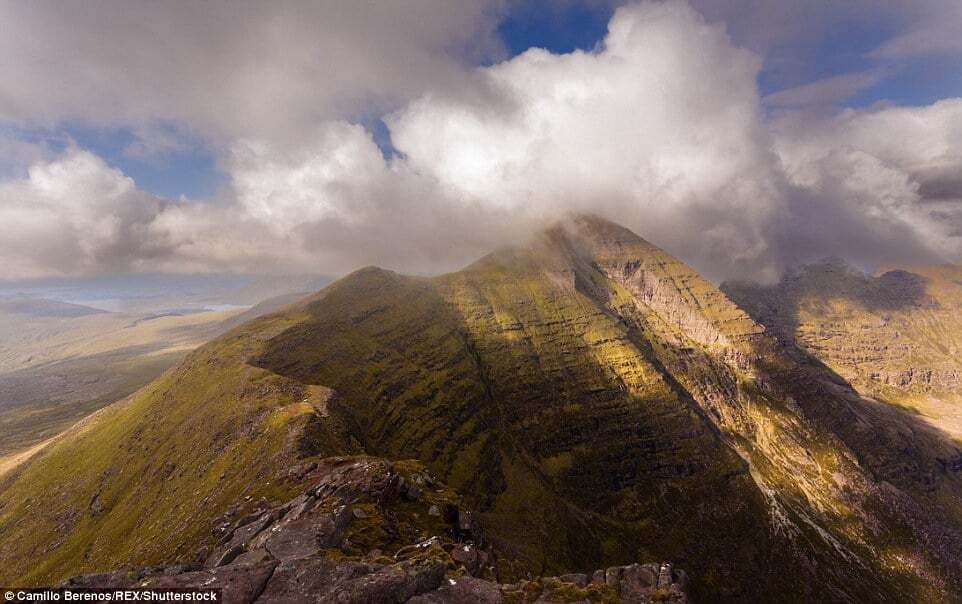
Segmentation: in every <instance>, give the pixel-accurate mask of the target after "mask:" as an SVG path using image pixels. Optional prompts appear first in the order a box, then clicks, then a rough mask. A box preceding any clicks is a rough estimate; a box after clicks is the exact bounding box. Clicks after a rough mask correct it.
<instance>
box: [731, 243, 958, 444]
mask: <svg viewBox="0 0 962 604" xmlns="http://www.w3.org/2000/svg"><path fill="white" fill-rule="evenodd" d="M724 287H725V289H726V291H728V292H729V294H730V295H731V296H732V297H734V298H735V299H736V300H738V302H739V304H741V305H742V306H743V307H744V308H746V309H748V310H749V311H750V312H751V313H752V315H753V316H755V317H756V318H757V320H758V321H759V322H761V323H764V324H765V325H767V326H769V328H770V329H771V330H772V331H773V332H774V333H776V334H778V336H779V337H781V338H782V339H783V340H784V341H786V342H789V343H791V344H793V345H797V346H799V347H800V348H802V349H804V350H805V351H806V352H808V353H810V354H811V355H813V356H815V357H817V358H818V359H819V360H821V361H822V362H824V363H825V364H826V365H828V366H829V367H831V368H832V369H833V370H834V371H836V372H838V373H839V375H841V376H843V377H844V378H845V379H847V380H848V381H849V382H851V383H852V384H853V385H854V386H856V387H857V388H858V389H859V391H860V392H862V393H863V394H865V395H867V396H871V397H874V398H876V399H879V400H883V401H885V402H888V403H893V404H896V405H899V406H902V407H904V408H906V409H909V410H912V411H915V412H917V413H919V414H921V415H922V416H924V417H926V418H927V419H929V420H931V421H932V423H933V424H935V425H936V426H938V427H939V428H940V429H942V430H945V431H946V432H947V433H948V434H950V435H951V436H952V437H953V438H957V439H958V438H962V396H960V392H962V360H960V356H959V352H960V351H962V267H958V266H951V265H945V266H938V267H923V268H913V269H911V271H909V270H901V269H896V270H890V271H883V272H881V273H879V274H878V275H877V276H871V275H865V274H862V273H860V272H858V271H856V270H854V269H852V268H850V267H848V266H846V265H845V264H843V263H841V262H825V263H822V264H816V265H810V266H804V267H800V268H799V269H797V270H795V271H792V272H790V273H788V274H787V275H785V277H784V278H783V279H782V281H781V282H780V283H778V284H777V285H775V286H771V287H762V286H758V285H754V284H751V283H730V284H726V285H725V286H724Z"/></svg>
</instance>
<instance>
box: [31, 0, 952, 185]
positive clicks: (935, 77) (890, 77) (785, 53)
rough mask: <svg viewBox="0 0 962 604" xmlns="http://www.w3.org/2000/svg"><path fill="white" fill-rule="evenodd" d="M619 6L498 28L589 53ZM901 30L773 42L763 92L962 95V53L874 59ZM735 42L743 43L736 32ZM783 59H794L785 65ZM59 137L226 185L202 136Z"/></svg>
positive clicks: (146, 178)
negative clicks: (132, 147)
mask: <svg viewBox="0 0 962 604" xmlns="http://www.w3.org/2000/svg"><path fill="white" fill-rule="evenodd" d="M614 10H615V7H614V5H613V4H610V3H605V2H586V3H581V2H563V3H561V4H558V3H553V2H545V1H537V2H531V3H526V4H525V3H522V4H518V5H517V6H516V7H515V8H514V9H513V10H512V11H510V12H509V13H507V14H506V15H505V16H503V18H502V19H500V21H499V23H498V24H497V28H496V32H497V35H498V36H499V37H500V40H501V41H502V43H503V45H504V48H505V49H506V51H507V53H508V56H509V57H510V56H516V55H518V54H521V53H523V52H524V51H525V50H527V49H529V48H532V47H536V48H545V49H547V50H549V51H551V52H553V53H557V54H561V53H569V52H572V51H574V50H584V51H591V50H592V49H594V48H595V47H596V46H597V45H598V44H599V43H600V42H601V41H602V39H603V38H604V36H605V33H606V31H607V24H608V20H609V19H610V18H611V15H612V14H613V12H614ZM897 32H898V24H897V23H888V24H886V23H880V22H879V21H877V20H874V21H873V20H870V19H865V20H864V21H862V20H858V19H848V20H845V21H841V22H839V23H837V24H835V25H834V27H831V28H827V29H826V31H825V32H824V34H823V36H822V37H821V39H819V40H817V41H816V42H815V43H814V44H810V43H809V42H807V41H805V42H802V43H798V42H797V41H795V40H787V41H785V44H784V45H783V46H782V45H779V44H778V43H776V44H774V45H773V46H771V47H770V48H767V49H766V51H765V54H766V55H767V56H766V57H765V64H764V67H763V70H762V72H761V74H760V76H759V80H758V86H759V91H760V93H761V95H762V96H765V95H768V94H771V93H774V92H778V91H779V90H782V89H784V88H787V87H791V86H797V85H804V84H807V83H811V82H815V81H817V80H820V79H822V78H830V77H833V76H840V75H845V74H851V73H859V72H865V71H870V70H880V71H882V72H883V73H884V75H882V76H880V77H879V79H878V82H877V83H875V84H874V85H871V86H868V87H866V88H865V89H863V90H860V91H858V92H857V93H856V94H855V95H854V96H852V97H850V98H847V99H845V100H844V101H842V102H841V103H839V106H840V107H865V106H869V105H873V104H875V103H893V104H897V105H926V104H930V103H932V102H934V101H936V100H938V99H941V98H945V97H952V96H962V61H960V59H959V56H958V55H955V54H943V55H935V56H923V57H918V58H910V59H906V60H902V61H898V62H885V61H880V60H878V59H875V58H872V57H871V56H870V53H871V52H872V50H873V49H875V48H878V47H879V46H880V45H881V44H883V43H884V42H885V41H886V40H887V39H889V38H890V37H892V36H893V35H895V34H896V33H897ZM735 42H736V43H738V42H740V41H739V40H738V39H737V37H736V40H735ZM806 44H808V46H806ZM786 57H787V59H786ZM800 57H801V58H802V59H803V61H802V62H799V58H800ZM786 62H793V64H791V65H789V66H786V65H785V63H786ZM361 123H362V124H363V125H364V126H365V127H366V128H368V130H370V131H371V132H372V135H373V136H374V139H375V141H376V142H377V144H378V145H379V146H380V147H381V149H382V152H383V153H384V154H385V156H386V157H389V156H391V155H392V154H393V152H394V151H393V148H392V147H391V144H390V133H389V132H388V130H387V127H386V126H385V125H384V122H383V121H381V120H380V118H379V117H377V116H374V117H371V118H368V119H364V120H361ZM58 134H59V135H60V137H58V138H57V140H62V137H63V136H69V137H70V138H71V139H73V140H74V141H75V142H76V143H77V144H78V145H80V146H81V147H83V148H85V149H89V150H91V151H93V152H94V153H96V154H98V155H99V156H101V157H103V158H104V159H105V160H106V161H107V162H108V163H109V164H110V165H111V166H113V167H116V168H118V169H120V170H121V171H122V172H124V173H125V174H127V175H128V176H130V177H131V178H133V179H134V180H135V181H136V182H137V184H138V186H139V187H140V188H142V189H144V190H146V191H148V192H151V193H154V194H156V195H159V196H161V197H165V198H171V199H176V198H179V197H181V196H185V197H188V198H192V199H203V198H210V197H213V196H214V195H216V193H217V191H218V188H219V187H222V186H223V185H224V184H225V182H226V178H225V176H224V175H223V174H222V173H221V172H220V171H219V170H218V164H217V160H216V155H215V153H214V151H213V150H211V149H210V148H209V147H207V146H205V145H204V144H203V143H201V142H199V141H191V143H192V144H190V145H189V147H188V148H186V149H183V150H177V151H174V152H171V153H168V154H166V155H165V156H164V157H162V158H159V159H154V160H149V161H146V160H144V159H141V158H138V157H132V156H130V155H129V154H128V153H126V152H125V149H126V148H127V147H128V145H129V144H130V143H131V140H132V136H131V133H130V131H129V130H127V129H124V128H111V129H103V128H93V127H80V126H75V125H70V124H69V123H68V124H66V125H65V126H63V127H61V128H60V129H59V132H58ZM35 136H38V135H37V134H35ZM39 136H42V134H39Z"/></svg>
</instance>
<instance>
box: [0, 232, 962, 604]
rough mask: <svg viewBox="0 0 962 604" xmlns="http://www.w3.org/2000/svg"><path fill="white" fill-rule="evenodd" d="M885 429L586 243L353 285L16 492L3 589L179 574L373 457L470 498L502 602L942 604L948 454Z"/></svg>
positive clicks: (532, 248)
mask: <svg viewBox="0 0 962 604" xmlns="http://www.w3.org/2000/svg"><path fill="white" fill-rule="evenodd" d="M768 331H769V332H770V331H774V330H773V329H769V330H768ZM888 411H889V410H887V409H885V408H880V407H879V406H878V404H877V403H875V402H874V401H871V400H868V399H865V398H863V397H861V396H860V395H859V393H858V392H856V391H855V390H853V389H852V388H851V387H850V386H849V385H848V384H847V383H846V382H845V381H844V380H843V379H842V378H841V377H839V376H838V375H837V374H835V373H833V372H832V371H830V370H829V369H826V368H825V367H822V366H819V365H818V364H815V363H813V362H812V361H811V359H810V357H807V356H805V355H803V354H802V353H800V352H799V351H798V350H797V349H795V348H791V347H786V346H784V345H783V344H781V343H780V342H779V341H778V340H776V339H773V338H772V337H770V336H769V335H768V333H767V332H766V329H765V328H764V327H763V326H762V324H761V323H759V322H756V321H755V320H753V319H752V318H751V317H750V316H749V314H746V312H744V311H743V310H742V309H741V308H740V307H739V306H737V305H735V304H734V303H733V302H732V301H731V300H730V299H729V298H728V297H727V296H726V295H725V294H724V293H722V292H721V291H720V290H719V289H718V288H716V287H714V286H713V285H711V284H710V283H708V282H707V281H705V280H704V279H702V278H700V277H699V276H698V275H697V274H696V273H695V272H694V271H692V270H691V269H690V268H688V267H687V266H685V265H684V264H683V263H681V262H679V261H678V260H676V259H674V258H672V257H671V256H669V255H668V254H666V253H665V252H663V251H661V250H659V249H657V248H655V247H654V246H651V245H650V244H648V243H646V242H644V241H643V240H641V239H640V238H638V237H637V236H635V235H634V234H633V233H631V232H629V231H627V230H625V229H623V228H621V227H618V226H617V225H614V224H612V223H609V222H606V221H603V220H601V219H598V218H595V217H590V216H583V217H577V218H574V219H572V220H571V221H568V222H566V223H564V224H561V225H559V226H557V227H556V228H552V229H550V230H548V231H546V232H544V233H543V234H541V235H540V236H539V237H537V238H535V239H534V240H533V241H532V242H531V243H530V244H529V245H527V246H525V247H522V248H517V249H512V250H505V251H501V252H497V253H495V254H492V255H490V256H488V257H486V258H484V259H482V260H480V261H478V262H477V263H475V264H474V265H472V266H470V267H468V268H466V269H464V270H463V271H460V272H457V273H452V274H449V275H444V276H441V277H437V278H433V279H420V278H411V277H404V276H401V275H397V274H395V273H391V272H388V271H383V270H380V269H364V270H361V271H358V272H356V273H354V274H352V275H350V276H348V277H345V278H344V279H342V280H340V281H338V282H336V283H334V284H332V285H331V286H329V287H327V288H325V289H324V290H322V291H321V292H320V293H319V294H317V295H315V296H313V297H311V298H309V299H307V300H305V301H303V302H302V303H299V304H298V305H296V306H294V307H291V308H290V309H287V310H286V311H284V312H282V313H279V314H277V315H274V316H271V317H266V318H264V319H259V320H257V321H254V322H252V323H250V324H247V325H245V326H243V327H241V328H238V329H237V330H235V331H234V332H232V333H231V334H228V335H227V336H225V337H224V338H222V339H220V340H218V341H216V342H213V343H212V344H210V345H208V346H207V347H205V348H203V349H201V350H199V351H198V352H197V353H195V354H194V355H193V356H192V357H191V358H190V359H188V361H187V362H186V363H185V365H184V366H182V367H181V368H180V369H178V370H177V371H175V372H173V373H171V374H170V375H168V376H166V377H165V378H164V379H162V380H161V381H159V382H158V383H157V384H155V385H153V386H151V387H150V388H148V389H147V390H145V391H144V392H142V393H140V394H139V395H137V396H136V397H134V398H133V399H132V400H131V401H130V402H128V403H127V404H126V405H122V406H119V407H117V408H116V409H112V410H111V411H110V412H109V413H108V414H105V415H104V416H103V417H102V418H99V419H98V421H96V422H93V423H92V425H91V426H90V427H88V428H87V429H85V430H84V431H82V432H81V433H78V434H77V435H75V436H74V437H72V438H68V439H65V440H64V441H63V442H61V443H59V444H58V445H57V446H55V447H53V448H52V449H50V450H49V451H47V452H46V453H45V454H44V455H42V456H41V457H39V458H38V459H37V460H35V461H34V462H33V463H31V464H30V465H29V466H27V467H26V468H24V469H23V470H22V471H21V472H20V473H19V474H18V475H16V476H14V477H11V478H9V479H8V481H7V482H8V484H7V485H6V486H5V487H3V488H2V491H0V547H3V548H7V549H2V550H0V551H5V552H9V553H5V554H3V555H4V556H6V560H5V562H6V564H5V568H6V569H7V570H0V576H3V573H4V572H6V573H8V574H9V576H11V577H18V576H24V577H27V578H28V579H29V580H33V581H37V580H51V579H60V578H63V577H65V576H69V575H76V574H79V573H81V572H87V571H93V570H98V569H100V570H102V569H109V568H114V567H116V566H118V564H119V563H120V562H121V561H123V562H127V563H131V564H135V565H136V564H141V565H144V564H152V563H157V562H170V561H172V560H176V559H177V558H179V557H180V558H183V557H186V556H189V555H190V552H192V551H194V550H196V549H197V548H199V547H201V546H203V545H205V543H206V544H208V545H211V543H210V541H211V538H210V537H209V536H208V535H209V532H207V531H209V530H210V527H212V526H214V525H216V523H217V518H218V517H219V516H220V515H221V514H222V513H223V512H224V510H225V509H227V508H228V506H229V505H230V502H232V501H235V500H237V499H238V497H244V496H250V497H252V500H257V499H258V498H259V497H260V496H262V495H263V496H266V497H268V498H278V499H279V498H287V497H292V496H294V495H295V494H296V492H297V490H298V489H299V488H300V485H301V483H299V482H297V481H294V482H290V481H282V480H278V479H277V477H278V476H286V475H287V471H288V468H290V467H291V466H292V465H296V464H299V463H302V460H311V459H315V458H319V457H324V456H329V455H338V454H345V453H361V452H363V453H367V454H371V455H377V456H381V457H385V458H389V459H408V458H415V459H419V460H421V461H423V462H424V463H425V464H426V466H427V467H428V468H429V469H430V471H431V473H432V474H434V475H435V476H437V477H438V478H439V479H442V480H444V481H445V482H446V483H447V484H448V485H450V486H451V487H452V488H453V489H454V490H456V491H457V492H459V493H461V495H462V497H463V499H464V502H465V503H466V505H467V506H468V507H470V508H471V509H473V510H476V513H477V521H478V523H479V526H481V527H483V531H484V536H485V540H486V543H488V544H489V545H490V547H491V548H492V550H493V551H496V552H497V553H498V555H497V557H496V559H495V560H494V561H493V562H492V567H493V569H492V571H491V572H492V573H493V574H494V576H495V577H496V578H497V579H499V580H500V581H501V582H512V581H515V580H516V579H519V578H521V577H524V576H526V575H527V574H529V573H530V574H534V575H561V574H564V573H569V572H581V573H586V574H587V573H589V572H592V571H593V570H595V569H597V568H600V567H616V566H618V567H620V566H625V565H630V564H631V563H635V562H637V563H643V562H647V561H651V560H672V561H673V562H675V563H677V564H678V565H679V566H681V567H683V568H685V569H686V570H687V571H689V572H690V573H691V576H692V577H693V580H692V583H691V591H692V594H693V596H694V598H695V599H696V600H697V599H699V598H701V599H704V600H709V601H726V600H728V601H742V600H745V599H748V600H751V601H925V600H931V601H938V600H945V599H951V598H955V597H957V596H958V595H959V594H960V591H959V583H958V582H959V579H960V578H962V570H960V566H959V565H960V561H962V546H960V543H962V540H960V539H959V537H958V527H960V526H962V521H960V519H962V514H960V513H959V510H958V509H957V507H955V506H956V505H957V504H956V503H954V502H955V501H958V495H960V494H962V488H960V487H959V482H958V477H957V474H956V473H957V471H958V469H959V467H962V464H960V463H956V460H958V459H960V452H959V451H958V449H957V448H956V447H955V445H954V444H953V443H951V441H948V440H946V439H945V438H943V437H942V435H940V434H938V433H933V432H926V431H925V426H924V425H920V424H919V423H918V421H917V419H916V418H914V417H913V416H910V415H907V414H893V413H889V412H888ZM181 433H183V434H186V435H189V438H187V437H182V436H181ZM208 442H210V443H212V444H211V445H210V446H208V445H207V443H208ZM84 455H86V456H88V460H87V462H86V463H84V464H78V463H77V462H76V461H75V460H76V459H78V458H79V456H84ZM164 479H166V480H167V482H165V483H163V488H161V483H160V481H161V480H164ZM303 480H307V479H306V478H304V479H303ZM51 484H56V485H57V486H56V487H55V488H54V490H53V491H51V492H56V493H58V494H59V498H58V500H57V501H56V502H55V503H52V504H49V505H48V504H47V503H46V502H45V501H44V497H45V494H44V493H45V492H44V491H43V489H44V488H50V486H49V485H51ZM132 493H136V494H138V496H139V495H144V494H149V495H150V496H151V497H153V498H154V501H155V505H154V506H153V507H152V508H151V509H150V510H149V511H147V512H146V514H141V515H139V516H138V515H132V514H133V512H132V510H133V507H132V506H133V503H132V501H133V499H134V498H133V497H132V496H131V494H132ZM94 500H95V501H96V502H97V506H95V507H96V509H97V512H96V513H94V511H93V507H91V505H90V502H92V501H94ZM51 542H53V543H58V544H60V545H61V546H62V547H60V548H57V549H54V548H51V547H49V546H48V544H49V543H51ZM37 560H39V561H41V562H40V563H39V564H38V563H37V562H36V561H37ZM632 572H635V571H632Z"/></svg>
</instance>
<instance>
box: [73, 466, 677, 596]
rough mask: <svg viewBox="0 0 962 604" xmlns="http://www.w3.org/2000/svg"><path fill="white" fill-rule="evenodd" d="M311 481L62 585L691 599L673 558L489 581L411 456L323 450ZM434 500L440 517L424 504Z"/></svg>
mask: <svg viewBox="0 0 962 604" xmlns="http://www.w3.org/2000/svg"><path fill="white" fill-rule="evenodd" d="M309 483H310V486H309V487H308V488H307V489H306V490H305V491H304V492H302V493H301V494H300V495H298V496H297V497H296V498H294V499H292V500H291V501H289V502H287V503H286V504H284V505H280V506H264V505H260V506H256V508H255V509H256V511H254V512H253V513H248V514H245V515H243V516H241V517H240V518H238V519H237V520H235V521H233V522H231V523H229V524H228V526H227V528H226V529H225V530H223V531H219V532H222V533H223V535H222V537H221V539H220V541H219V542H218V543H217V544H216V546H215V547H214V548H213V550H212V551H209V552H200V555H199V556H198V559H200V558H203V559H204V562H203V563H202V564H200V563H195V564H193V565H190V566H187V567H185V566H172V567H162V568H148V569H143V570H140V571H136V572H134V571H126V572H125V571H119V572H114V573H104V574H97V575H85V576H80V577H75V578H72V579H69V580H67V581H65V582H64V583H63V584H62V585H63V586H74V587H99V588H129V587H155V588H188V587H205V588H220V589H223V593H224V601H225V602H226V603H228V604H248V603H251V602H263V603H265V604H266V603H281V602H283V603H292V604H293V603H310V602H318V603H326V602H331V603H334V602H351V603H359V604H360V603H370V604H403V603H404V602H411V603H417V604H428V603H444V604H489V603H490V604H501V603H503V602H514V601H523V602H577V601H583V602H595V601H602V600H603V601H605V602H612V603H614V602H624V603H626V604H645V603H649V602H653V601H660V602H674V603H677V604H682V603H685V602H687V601H688V599H687V594H686V591H685V590H686V586H687V577H686V576H685V574H684V573H682V572H681V571H676V570H673V568H672V566H671V565H670V564H662V565H658V564H645V565H640V564H633V565H630V566H622V567H613V568H609V569H607V570H606V571H598V572H597V573H595V576H596V577H597V579H594V580H591V581H589V580H588V577H587V576H586V575H565V576H563V577H560V578H553V577H548V578H538V579H534V580H526V581H523V582H521V583H519V584H515V585H502V584H499V583H497V582H495V581H494V580H492V579H493V577H492V567H491V565H490V562H491V561H492V558H493V553H491V552H489V551H488V550H486V549H484V548H482V547H481V540H480V536H479V535H477V534H475V533H474V532H473V531H472V530H471V528H470V527H465V522H463V520H464V518H466V517H469V514H468V513H467V512H466V511H462V510H460V509H459V508H458V505H457V504H458V499H457V497H456V496H455V495H454V494H453V493H452V492H451V491H450V490H449V489H447V488H446V487H444V486H443V485H440V484H438V483H437V482H436V481H435V480H434V479H433V478H432V477H431V475H430V474H429V473H428V472H427V471H425V470H424V469H423V468H422V467H420V466H419V465H418V464H415V463H413V462H406V463H403V464H400V463H399V464H394V463H391V462H388V461H385V460H383V459H375V458H369V457H360V458H348V459H345V458H332V459H325V460H321V462H320V463H319V464H318V463H315V464H314V468H313V469H312V470H311V472H310V479H309ZM441 507H443V508H444V510H445V520H440V521H439V520H436V519H435V517H434V515H431V514H429V513H428V511H429V510H431V509H440V508H441ZM361 510H363V512H362V513H361V514H356V513H354V512H356V511H361ZM432 532H434V533H435V534H431V533H432ZM429 534H431V536H429V537H427V538H424V537H425V536H426V535H429ZM418 538H423V539H422V540H421V541H419V542H416V543H407V544H406V545H405V542H408V541H411V540H412V539H418Z"/></svg>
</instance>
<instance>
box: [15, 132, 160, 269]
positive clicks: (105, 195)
mask: <svg viewBox="0 0 962 604" xmlns="http://www.w3.org/2000/svg"><path fill="white" fill-rule="evenodd" d="M162 210H163V204H162V203H161V202H160V201H159V200H157V199H155V198H153V197H151V196H150V195H147V194H145V193H143V192H141V191H139V190H137V188H136V187H135V185H134V182H133V181H132V180H131V179H130V178H128V177H126V176H124V175H123V174H121V173H120V172H118V171H117V170H114V169H111V168H110V167H108V166H107V165H106V164H105V163H104V162H103V161H102V160H101V159H100V158H98V157H97V156H95V155H93V154H91V153H88V152H86V151H79V150H76V149H70V150H68V151H67V152H66V153H65V155H64V156H63V157H61V158H59V159H57V160H55V161H52V162H40V163H36V164H34V165H33V166H32V167H31V168H30V169H29V174H28V176H27V177H26V178H23V179H15V180H11V181H8V182H6V183H3V184H0V225H2V236H0V258H2V259H3V263H4V270H3V276H4V277H6V278H17V277H35V276H46V275H57V274H71V273H84V272H101V271H104V270H111V269H123V268H133V269H136V268H138V264H140V263H142V262H144V261H147V260H149V259H151V258H153V257H157V256H162V255H164V254H167V253H170V250H169V248H168V247H167V245H166V242H165V241H164V239H163V237H159V236H157V234H155V233H153V232H151V231H150V224H151V222H152V221H153V220H154V218H155V217H156V216H157V215H158V214H159V213H160V212H161V211H162Z"/></svg>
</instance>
